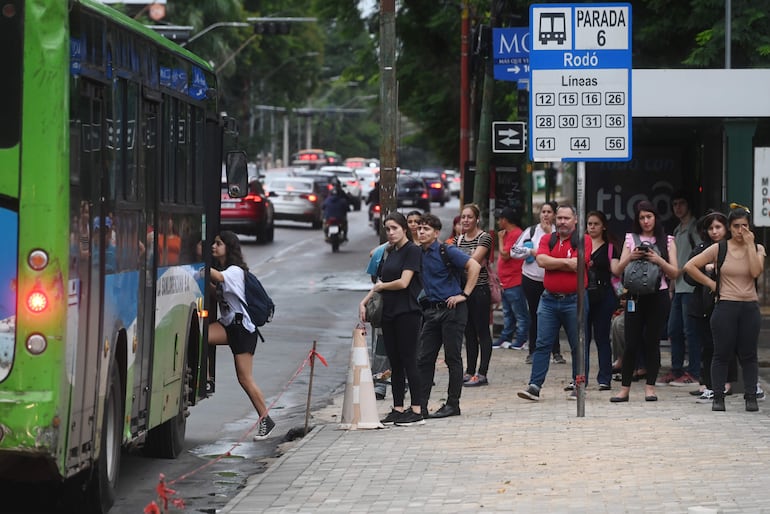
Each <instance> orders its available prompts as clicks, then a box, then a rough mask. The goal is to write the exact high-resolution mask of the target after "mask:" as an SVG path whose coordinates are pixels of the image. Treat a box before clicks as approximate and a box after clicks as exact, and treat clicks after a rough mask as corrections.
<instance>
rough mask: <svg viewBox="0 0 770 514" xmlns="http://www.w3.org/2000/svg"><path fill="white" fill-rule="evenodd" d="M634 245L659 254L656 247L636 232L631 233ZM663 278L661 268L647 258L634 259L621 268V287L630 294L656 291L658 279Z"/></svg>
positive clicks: (641, 294)
mask: <svg viewBox="0 0 770 514" xmlns="http://www.w3.org/2000/svg"><path fill="white" fill-rule="evenodd" d="M632 235H633V237H634V245H635V248H636V247H640V246H641V247H646V248H648V249H649V251H651V252H655V253H657V254H658V255H660V250H658V247H657V246H656V245H654V244H652V243H648V242H647V241H645V242H642V240H641V239H640V238H639V235H638V234H632ZM662 278H663V270H661V269H660V266H658V265H657V264H654V263H652V262H650V261H648V260H647V259H636V260H633V261H631V262H630V263H628V266H626V269H624V270H623V287H625V288H626V290H627V291H628V293H629V294H630V295H631V296H643V295H646V294H652V293H656V292H657V291H658V290H659V289H660V281H661V279H662Z"/></svg>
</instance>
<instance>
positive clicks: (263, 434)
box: [254, 416, 275, 441]
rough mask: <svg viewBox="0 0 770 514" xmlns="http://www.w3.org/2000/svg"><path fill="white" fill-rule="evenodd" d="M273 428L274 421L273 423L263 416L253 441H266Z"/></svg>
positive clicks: (268, 417) (270, 419)
mask: <svg viewBox="0 0 770 514" xmlns="http://www.w3.org/2000/svg"><path fill="white" fill-rule="evenodd" d="M274 428H275V421H273V420H272V418H270V416H265V417H264V418H262V421H260V422H259V428H257V435H255V436H254V440H255V441H261V440H262V439H267V436H269V435H270V433H271V432H272V431H273V429H274Z"/></svg>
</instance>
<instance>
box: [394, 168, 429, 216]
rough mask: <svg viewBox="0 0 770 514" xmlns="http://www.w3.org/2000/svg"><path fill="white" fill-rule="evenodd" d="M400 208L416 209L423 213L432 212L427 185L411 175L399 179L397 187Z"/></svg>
mask: <svg viewBox="0 0 770 514" xmlns="http://www.w3.org/2000/svg"><path fill="white" fill-rule="evenodd" d="M397 205H398V207H415V208H417V209H420V210H421V211H422V212H426V213H427V212H430V195H429V193H428V188H427V187H425V183H424V182H423V181H422V180H420V179H419V178H415V177H411V176H409V175H400V176H399V177H398V187H397Z"/></svg>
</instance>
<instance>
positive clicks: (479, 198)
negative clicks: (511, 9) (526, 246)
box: [473, 0, 498, 230]
mask: <svg viewBox="0 0 770 514" xmlns="http://www.w3.org/2000/svg"><path fill="white" fill-rule="evenodd" d="M497 3H498V2H496V1H495V0H492V9H491V10H490V13H491V14H490V16H489V31H488V33H487V37H486V38H485V40H484V41H482V42H483V46H482V53H483V55H484V61H485V65H484V86H483V89H482V94H481V116H480V119H479V133H478V134H479V136H478V142H477V144H476V177H475V180H474V182H473V202H474V203H475V204H476V205H478V206H479V210H480V211H481V215H482V219H483V218H484V214H486V213H487V212H488V211H489V176H490V174H489V161H490V155H491V153H492V120H491V119H490V118H491V116H492V100H493V97H494V92H495V77H494V69H493V67H492V60H491V59H490V58H489V53H490V52H489V49H488V48H487V43H488V42H489V34H491V32H492V28H493V27H494V26H495V24H496V23H497V12H496V4H497ZM485 223H486V224H485ZM491 224H492V223H491V221H490V220H489V219H486V220H483V222H482V227H486V230H490V229H491V228H493V227H491V226H490V225H491Z"/></svg>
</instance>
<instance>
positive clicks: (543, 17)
mask: <svg viewBox="0 0 770 514" xmlns="http://www.w3.org/2000/svg"><path fill="white" fill-rule="evenodd" d="M539 32H540V43H541V44H543V45H547V44H548V42H549V41H556V44H558V45H563V44H564V41H565V40H566V39H567V29H566V19H565V16H564V13H563V12H544V13H541V14H540V31H539Z"/></svg>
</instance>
